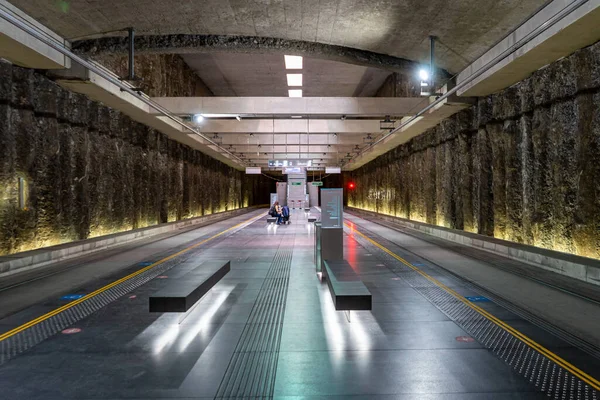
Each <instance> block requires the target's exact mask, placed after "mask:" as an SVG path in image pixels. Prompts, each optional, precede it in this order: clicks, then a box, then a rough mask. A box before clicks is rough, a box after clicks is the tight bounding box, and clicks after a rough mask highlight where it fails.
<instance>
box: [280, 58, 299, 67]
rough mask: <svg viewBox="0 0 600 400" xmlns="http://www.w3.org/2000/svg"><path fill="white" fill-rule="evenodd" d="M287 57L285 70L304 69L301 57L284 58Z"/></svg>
mask: <svg viewBox="0 0 600 400" xmlns="http://www.w3.org/2000/svg"><path fill="white" fill-rule="evenodd" d="M284 57H285V69H302V57H301V56H284Z"/></svg>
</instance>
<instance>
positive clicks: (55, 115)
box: [0, 62, 270, 255]
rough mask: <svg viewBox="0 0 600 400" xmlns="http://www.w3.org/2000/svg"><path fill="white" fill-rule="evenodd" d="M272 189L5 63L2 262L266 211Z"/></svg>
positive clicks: (0, 96)
mask: <svg viewBox="0 0 600 400" xmlns="http://www.w3.org/2000/svg"><path fill="white" fill-rule="evenodd" d="M19 178H23V179H24V181H25V185H24V186H25V190H24V191H23V193H24V194H25V195H26V196H27V197H28V198H27V201H26V204H25V207H24V208H21V207H20V205H19ZM268 184H269V183H268V182H266V181H265V179H262V178H252V177H246V176H245V175H243V174H242V173H241V172H239V171H236V170H234V169H232V168H230V167H228V166H226V165H225V164H222V163H221V162H219V161H217V160H215V159H213V158H211V157H209V156H206V155H204V154H202V153H201V152H199V151H196V150H193V149H191V148H189V147H187V146H185V145H182V144H180V143H177V142H175V141H172V140H170V139H168V138H167V136H165V135H163V134H161V133H160V132H157V131H155V130H154V129H151V128H149V127H147V126H145V125H142V124H140V123H137V122H135V121H133V120H131V119H130V118H129V117H127V116H125V115H123V114H121V113H120V112H118V111H116V110H114V109H111V108H109V107H106V106H104V105H102V104H100V103H98V102H94V101H91V100H89V99H88V98H87V97H85V96H84V95H80V94H76V93H72V92H69V91H67V90H65V89H62V88H61V87H60V86H58V85H57V84H55V83H54V82H53V81H51V80H50V79H48V78H47V77H46V76H45V75H43V74H41V73H38V72H35V71H33V70H30V69H24V68H19V67H16V66H13V65H11V64H9V63H6V62H0V255H5V254H11V253H16V252H19V251H24V250H30V249H35V248H41V247H45V246H49V245H53V244H59V243H65V242H69V241H73V240H78V239H85V238H90V237H95V236H100V235H104V234H108V233H113V232H120V231H126V230H130V229H135V228H141V227H145V226H150V225H155V224H158V223H162V222H167V221H176V220H182V219H185V218H191V217H195V216H201V215H205V214H210V213H215V212H219V211H225V210H231V209H235V208H239V207H243V206H247V205H252V204H253V203H255V202H260V203H262V202H264V203H267V202H268V200H267V199H268V193H270V191H269V188H266V189H265V190H264V191H265V194H261V193H255V192H254V191H255V190H262V189H264V188H265V186H268ZM261 198H262V200H261Z"/></svg>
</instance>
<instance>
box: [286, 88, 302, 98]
mask: <svg viewBox="0 0 600 400" xmlns="http://www.w3.org/2000/svg"><path fill="white" fill-rule="evenodd" d="M288 94H289V95H290V97H302V89H290V90H288Z"/></svg>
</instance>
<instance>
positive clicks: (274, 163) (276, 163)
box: [269, 160, 312, 167]
mask: <svg viewBox="0 0 600 400" xmlns="http://www.w3.org/2000/svg"><path fill="white" fill-rule="evenodd" d="M269 167H312V160H269Z"/></svg>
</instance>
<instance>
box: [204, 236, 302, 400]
mask: <svg viewBox="0 0 600 400" xmlns="http://www.w3.org/2000/svg"><path fill="white" fill-rule="evenodd" d="M292 244H293V243H285V242H282V243H281V245H280V247H279V250H278V252H277V254H276V255H275V258H274V260H273V263H272V264H271V268H270V269H269V272H268V273H267V277H266V278H265V281H264V282H263V285H262V287H261V289H260V292H259V295H258V298H257V299H256V303H254V307H253V308H252V311H251V313H250V316H249V317H248V321H247V322H246V326H245V327H244V331H243V332H242V336H241V337H240V340H239V342H238V344H237V346H236V348H235V351H234V353H233V356H232V358H231V360H230V362H229V366H228V367H227V371H225V375H224V377H223V380H222V381H221V385H220V386H219V389H218V390H217V395H216V396H215V399H233V398H235V399H250V398H252V399H270V398H272V397H273V390H274V385H275V373H276V369H277V360H278V358H279V345H280V343H281V332H282V328H283V317H284V313H285V302H286V298H287V291H288V283H289V277H290V267H291V264H292V250H291V249H292V248H293V246H292Z"/></svg>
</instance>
